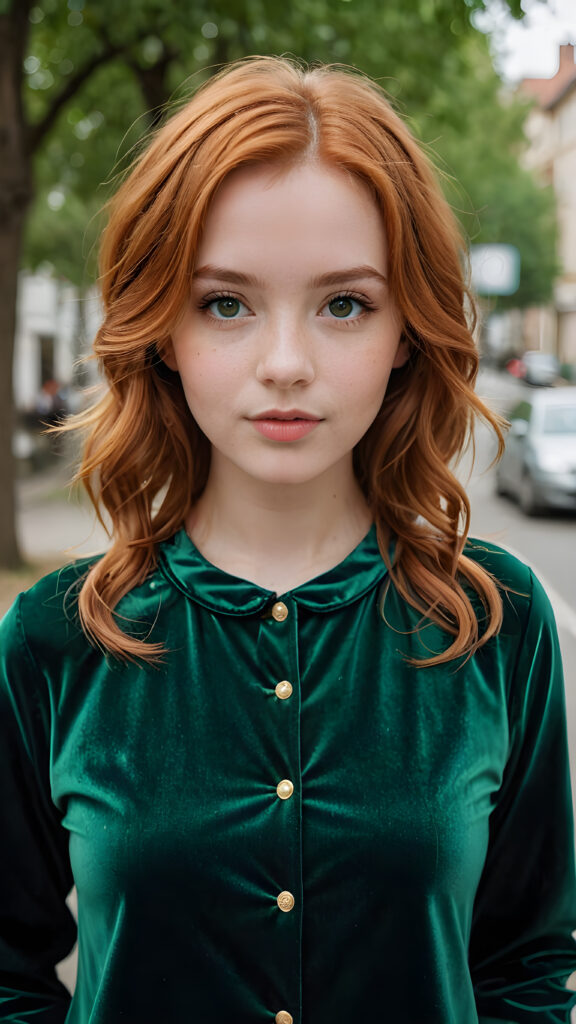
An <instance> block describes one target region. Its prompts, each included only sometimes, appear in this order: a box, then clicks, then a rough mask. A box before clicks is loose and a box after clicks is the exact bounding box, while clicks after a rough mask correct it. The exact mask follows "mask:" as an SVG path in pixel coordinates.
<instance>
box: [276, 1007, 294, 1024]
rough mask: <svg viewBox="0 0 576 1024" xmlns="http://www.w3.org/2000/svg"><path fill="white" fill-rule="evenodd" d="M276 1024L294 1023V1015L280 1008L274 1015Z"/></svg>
mask: <svg viewBox="0 0 576 1024" xmlns="http://www.w3.org/2000/svg"><path fill="white" fill-rule="evenodd" d="M274 1020H275V1021H276V1024H294V1017H293V1016H292V1014H291V1013H288V1010H280V1011H279V1013H277V1014H276V1016H275V1017H274Z"/></svg>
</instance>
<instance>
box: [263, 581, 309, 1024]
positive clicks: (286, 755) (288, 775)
mask: <svg viewBox="0 0 576 1024" xmlns="http://www.w3.org/2000/svg"><path fill="white" fill-rule="evenodd" d="M262 630H263V633H262V635H261V638H260V640H259V644H258V650H259V657H260V659H261V667H262V669H263V671H264V673H265V675H266V676H268V679H269V680H270V682H269V686H270V689H269V690H268V693H269V694H270V695H271V697H272V701H271V704H270V705H269V715H270V718H271V721H270V726H271V733H270V735H271V736H274V737H275V747H276V750H275V751H274V750H272V751H271V759H272V760H274V761H276V765H277V768H278V769H279V772H278V775H277V777H276V778H275V779H269V780H267V781H268V782H270V783H271V784H272V786H273V787H274V788H273V789H271V794H272V797H271V798H272V799H273V801H274V802H275V805H276V810H275V812H274V821H275V822H276V825H277V832H278V856H277V860H276V864H273V865H271V877H273V878H274V879H275V881H276V883H277V884H278V883H279V884H278V889H277V891H276V892H272V893H271V894H270V895H271V897H272V899H273V900H274V904H275V913H276V914H277V915H278V916H277V919H276V924H275V925H274V926H273V929H272V933H271V955H273V953H272V951H273V949H274V948H275V954H274V960H275V961H276V957H277V956H278V957H279V958H278V960H277V962H275V963H274V964H271V965H270V967H271V978H273V979H274V985H275V988H276V997H277V999H278V1002H277V1003H276V1007H270V1010H271V1011H272V1013H274V1014H275V1017H274V1020H275V1021H277V1022H278V1024H289V1022H292V1024H296V1022H299V1021H300V1018H301V1008H300V993H301V987H302V943H301V935H302V852H301V841H302V840H301V831H302V830H301V785H300V773H301V766H300V687H299V678H298V611H297V606H296V603H295V602H293V601H292V600H290V599H289V598H287V599H286V600H284V601H275V602H274V604H273V605H272V607H271V608H270V607H269V610H268V612H267V614H266V616H264V621H263V624H262ZM274 935H276V937H277V942H278V945H276V941H275V940H274V938H273V936H274ZM278 1005H280V1007H284V1008H282V1009H278Z"/></svg>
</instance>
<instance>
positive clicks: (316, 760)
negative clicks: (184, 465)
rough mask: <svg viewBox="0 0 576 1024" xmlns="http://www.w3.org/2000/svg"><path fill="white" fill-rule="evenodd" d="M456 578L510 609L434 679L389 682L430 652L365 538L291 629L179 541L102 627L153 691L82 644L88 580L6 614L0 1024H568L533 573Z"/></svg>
mask: <svg viewBox="0 0 576 1024" xmlns="http://www.w3.org/2000/svg"><path fill="white" fill-rule="evenodd" d="M467 553H468V554H469V555H471V557H474V558H476V559H478V560H480V561H481V562H482V563H483V564H485V565H486V567H487V568H489V569H490V570H491V571H492V572H493V573H494V574H495V575H496V576H497V577H498V579H500V580H501V581H502V582H503V583H504V584H505V585H507V586H508V587H509V588H510V589H508V590H507V591H506V593H505V595H504V608H505V619H504V625H503V628H502V630H501V633H500V635H499V636H498V637H497V638H495V639H494V640H492V641H491V642H490V643H488V644H487V645H486V646H485V647H483V648H482V649H481V650H480V651H479V652H478V653H477V654H476V655H475V656H474V657H472V658H469V659H467V660H466V659H461V660H460V661H458V662H451V663H449V664H443V665H441V666H439V667H431V668H418V667H414V666H412V665H410V664H409V663H408V661H407V657H411V656H415V657H423V656H424V655H425V654H426V653H428V652H429V651H437V650H440V649H441V648H442V646H443V645H446V643H447V642H448V641H447V637H446V635H445V634H444V633H443V632H442V631H441V630H440V629H439V628H437V627H436V626H433V625H430V624H426V623H425V622H421V621H420V618H419V616H418V615H417V614H416V613H415V612H414V611H413V610H412V609H411V608H409V607H408V606H407V605H406V603H405V602H404V601H402V600H401V599H400V598H399V597H398V595H397V594H396V592H395V591H394V589H393V588H392V587H390V588H387V582H388V580H387V572H386V567H385V565H384V562H383V561H382V558H381V556H380V554H379V551H378V546H377V543H376V535H375V530H374V528H372V530H371V531H370V533H369V534H368V535H367V536H366V538H365V539H364V540H363V541H362V543H361V544H360V545H359V546H358V547H357V548H356V549H355V550H354V551H353V552H352V553H351V554H350V555H349V556H348V558H346V559H345V561H344V562H343V563H342V564H341V565H339V566H337V567H336V568H334V569H333V570H331V571H330V572H327V573H325V574H324V575H322V576H320V577H318V578H316V579H314V580H311V581H310V582H307V583H305V584H303V585H302V586H300V587H298V588H297V589H295V590H293V591H291V592H290V593H287V594H284V595H281V597H280V601H281V602H282V604H283V605H284V606H285V610H286V611H287V615H286V616H285V617H282V616H283V614H284V612H283V610H282V608H281V609H280V613H279V611H278V607H277V601H278V596H277V595H274V594H271V593H270V592H268V591H266V590H263V589H261V588H260V587H258V586H256V585H254V584H252V583H249V582H246V581H245V580H242V579H239V578H237V577H233V576H230V575H228V574H227V573H225V572H222V571H221V570H220V569H218V568H216V567H214V566H213V565H211V564H209V563H208V562H207V561H206V560H205V559H204V558H203V557H202V555H201V554H200V553H199V552H198V551H197V550H196V549H195V547H194V546H193V544H192V542H191V541H190V539H189V538H188V537H187V535H186V533H185V532H184V531H182V532H180V533H178V534H177V535H176V536H175V537H174V538H172V540H170V541H169V542H167V543H166V544H164V545H163V546H162V548H161V554H160V561H159V566H158V569H157V570H156V571H155V573H154V574H153V575H152V576H151V577H150V578H149V580H147V581H146V583H145V584H143V585H142V586H141V587H139V588H138V589H135V590H134V591H132V592H131V593H130V594H129V595H127V597H126V598H125V599H124V600H123V601H122V602H121V605H120V606H119V608H118V614H119V615H121V616H122V617H123V618H122V621H123V623H124V625H125V627H126V628H128V629H130V630H132V631H133V632H134V633H137V634H138V635H141V636H148V635H150V637H151V638H152V639H156V640H159V639H161V640H162V641H163V642H164V643H165V645H166V648H167V654H166V656H165V660H164V663H163V665H162V666H161V667H160V668H153V667H149V666H144V667H142V666H139V665H135V664H129V663H127V664H125V663H121V662H119V661H118V660H115V659H112V658H106V657H104V656H103V655H102V653H101V652H100V651H99V650H97V649H95V648H94V647H92V646H90V644H89V643H88V642H87V640H86V638H85V637H84V635H83V634H82V632H81V630H80V628H79V625H78V622H77V619H76V615H75V605H74V593H75V588H76V587H77V582H78V580H79V579H80V578H81V576H82V574H83V573H84V572H85V570H86V564H85V563H82V562H80V563H77V564H76V565H74V566H72V567H69V568H67V569H65V570H63V571H61V572H59V573H55V574H53V575H51V576H48V577H46V578H45V579H44V580H42V581H41V582H40V583H38V584H37V585H36V586H35V587H34V588H32V590H30V591H29V592H27V593H25V594H23V595H21V597H20V598H19V599H18V601H17V602H16V604H15V605H14V606H13V608H12V610H11V611H10V612H9V613H8V615H7V616H6V618H5V619H4V622H3V624H2V627H1V634H0V643H1V653H0V675H1V680H2V681H1V685H0V787H1V789H0V792H1V809H0V817H1V821H0V829H1V833H0V835H1V839H0V889H1V892H0V986H1V988H0V1020H1V1021H10V1022H12V1024H17V1022H18V1024H24V1022H30V1024H62V1022H63V1021H66V1022H67V1024H184V1022H187V1024H225V1022H228V1021H230V1022H234V1024H274V1021H275V1020H276V1019H277V1020H278V1021H279V1022H280V1024H284V1022H286V1024H287V1022H289V1021H290V1020H293V1021H294V1024H351V1022H352V1021H355V1020H358V1021H362V1022H368V1021H370V1022H374V1024H377V1022H382V1024H384V1022H393V1024H477V1022H478V1021H480V1022H481V1024H496V1022H499V1024H502V1022H505V1024H528V1022H530V1024H540V1022H541V1024H544V1022H565V1024H567V1022H568V1021H569V1016H570V1007H571V1006H572V1005H573V1003H574V996H573V994H572V993H571V992H569V991H567V989H566V987H565V983H566V980H567V977H568V975H569V974H570V973H571V972H572V971H574V970H575V969H576V955H575V948H576V947H575V945H574V941H573V939H572V937H571V932H572V929H574V928H575V927H576V906H575V883H574V858H573V825H572V816H571V799H570V789H569V774H568V759H567V745H566V731H565V710H564V693H563V683H562V673H561V664H560V655H559V650H558V643H557V637H556V632H555V627H554V622H553V618H552V613H551V610H550V606H549V602H548V600H547V598H546V596H545V595H544V593H543V591H542V588H541V586H540V585H539V584H538V582H537V581H536V580H534V579H533V577H532V574H531V572H530V571H529V569H528V568H527V567H526V566H524V565H522V563H520V562H518V561H517V560H516V559H514V558H512V557H511V556H510V555H509V554H507V553H504V552H503V551H501V550H500V549H498V548H496V547H493V546H491V545H487V544H480V543H478V542H476V543H473V544H470V545H469V546H468V549H467ZM479 614H480V611H479ZM280 682H284V683H285V682H289V683H290V684H291V691H290V687H287V686H284V687H280V688H279V689H277V684H278V683H280ZM279 694H280V695H279ZM281 781H284V782H290V783H292V785H293V791H291V790H290V786H286V785H285V786H284V787H281V788H280V793H282V794H283V796H279V795H278V791H277V786H278V784H279V783H280V782H281ZM290 793H291V795H290ZM73 883H75V884H76V886H77V891H78V906H79V921H78V935H79V968H78V970H79V973H78V983H77V987H76V992H75V995H74V998H73V999H72V1001H71V1002H70V998H69V995H68V993H67V992H66V991H65V989H64V988H63V987H62V986H61V985H60V984H59V983H58V982H57V981H56V978H55V974H54V964H55V963H56V962H58V961H59V960H60V959H61V958H62V957H64V956H65V955H66V953H67V952H68V951H69V949H70V948H71V947H72V945H73V942H74V938H75V925H74V922H73V920H72V918H71V916H70V913H69V911H68V909H67V907H66V903H65V897H66V894H67V893H68V891H69V889H70V887H71V886H72V885H73ZM280 894H284V896H283V897H281V899H280V901H278V897H279V896H280ZM286 894H290V895H288V896H286ZM290 896H291V897H292V900H291V899H290ZM279 902H280V903H281V904H282V905H283V906H284V907H286V909H281V908H280V906H279ZM292 902H293V907H292V909H288V908H289V906H290V904H291V903H292ZM282 1011H283V1012H284V1016H282V1015H281V1014H282ZM278 1014H280V1016H279V1017H278V1018H277V1015H278Z"/></svg>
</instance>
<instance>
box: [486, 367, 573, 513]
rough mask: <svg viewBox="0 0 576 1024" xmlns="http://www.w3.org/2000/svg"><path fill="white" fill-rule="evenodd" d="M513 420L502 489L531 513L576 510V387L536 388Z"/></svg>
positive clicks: (499, 476)
mask: <svg viewBox="0 0 576 1024" xmlns="http://www.w3.org/2000/svg"><path fill="white" fill-rule="evenodd" d="M508 419H509V420H510V430H509V431H508V436H507V438H506V449H505V451H504V455H503V456H502V459H501V460H500V462H499V463H498V466H497V469H496V491H497V493H498V494H506V495H509V496H511V497H514V498H515V499H516V500H517V501H519V503H520V507H521V508H522V510H523V511H524V512H525V513H526V515H535V514H536V513H537V512H539V511H541V510H544V509H545V508H561V509H574V511H576V387H564V388H550V390H548V389H546V390H545V391H544V390H543V391H534V392H531V393H529V394H527V395H526V397H525V398H523V399H522V401H521V402H518V404H517V405H516V406H515V407H514V408H513V409H512V411H511V412H510V413H509V415H508Z"/></svg>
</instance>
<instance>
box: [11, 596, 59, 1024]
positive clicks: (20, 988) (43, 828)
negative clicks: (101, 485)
mask: <svg viewBox="0 0 576 1024" xmlns="http://www.w3.org/2000/svg"><path fill="white" fill-rule="evenodd" d="M48 707H49V700H48V694H47V684H46V680H45V679H44V678H43V676H42V674H41V673H40V672H39V671H38V670H37V669H36V667H35V665H34V663H33V660H32V656H31V654H30V652H29V650H28V647H27V644H26V640H25V637H24V633H23V629H22V623H21V613H20V602H17V603H16V604H15V605H14V606H13V608H12V609H11V611H10V612H9V613H8V615H7V616H6V617H5V618H4V620H3V621H2V623H1V624H0V793H1V798H0V836H1V841H0V1021H10V1022H11V1024H24V1022H28V1021H30V1022H32V1021H33V1022H34V1024H62V1021H64V1019H65V1017H66V1014H67V1011H68V1006H69V1003H70V996H69V994H68V992H67V990H66V989H65V987H64V986H63V985H62V984H61V983H60V982H59V981H58V979H57V977H56V973H55V964H57V963H58V962H59V961H60V960H62V959H63V958H64V957H65V956H66V955H67V954H68V953H69V952H70V950H71V948H72V946H73V944H74V940H75V934H76V929H75V924H74V921H73V918H72V916H71V914H70V912H69V910H68V908H67V905H66V902H65V899H66V896H67V894H68V892H69V890H70V888H71V886H72V878H71V872H70V866H69V860H68V840H67V834H66V832H65V830H64V829H63V828H62V826H61V825H60V821H59V815H58V812H57V809H56V808H55V806H54V804H53V803H52V801H51V798H50V785H49V749H50V724H49V712H48Z"/></svg>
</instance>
